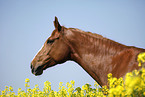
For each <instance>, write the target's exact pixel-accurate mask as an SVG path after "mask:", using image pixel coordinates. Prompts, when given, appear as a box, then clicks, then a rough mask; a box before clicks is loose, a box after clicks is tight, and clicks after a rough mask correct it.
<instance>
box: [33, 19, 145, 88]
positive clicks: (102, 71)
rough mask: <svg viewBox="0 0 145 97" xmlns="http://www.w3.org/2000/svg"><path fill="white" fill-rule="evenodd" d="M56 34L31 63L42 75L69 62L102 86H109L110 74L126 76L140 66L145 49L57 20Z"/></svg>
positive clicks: (55, 24)
mask: <svg viewBox="0 0 145 97" xmlns="http://www.w3.org/2000/svg"><path fill="white" fill-rule="evenodd" d="M54 27H55V29H54V31H53V32H52V34H51V36H50V37H49V38H48V39H47V40H46V41H45V43H44V45H43V46H42V48H41V50H40V51H39V52H38V53H37V55H36V56H35V57H34V59H33V60H32V62H31V71H32V73H33V74H34V75H36V76H38V75H41V74H42V73H43V70H45V69H47V68H49V67H52V66H55V65H57V64H62V63H64V62H66V61H68V60H71V61H75V62H76V63H78V64H79V65H80V66H81V67H82V68H83V69H84V70H85V71H86V72H87V73H88V74H89V75H90V76H91V77H92V78H93V79H94V80H95V81H96V82H98V84H99V85H100V86H104V85H107V74H108V73H112V75H113V77H116V78H119V77H124V76H125V74H126V73H127V72H131V71H132V70H135V69H137V70H138V69H140V67H138V62H137V56H138V54H139V53H141V52H145V49H143V48H137V47H134V46H126V45H123V44H121V43H118V42H115V41H113V40H111V39H108V38H105V37H103V36H102V35H99V34H94V33H91V32H85V31H82V30H80V29H77V28H66V27H64V26H61V25H60V23H59V22H58V18H57V17H55V20H54Z"/></svg>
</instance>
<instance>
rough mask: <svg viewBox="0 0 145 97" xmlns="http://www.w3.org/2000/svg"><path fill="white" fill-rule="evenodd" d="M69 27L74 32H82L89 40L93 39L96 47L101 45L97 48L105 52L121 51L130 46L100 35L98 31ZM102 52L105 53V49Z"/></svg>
mask: <svg viewBox="0 0 145 97" xmlns="http://www.w3.org/2000/svg"><path fill="white" fill-rule="evenodd" d="M69 29H70V30H72V31H73V32H79V33H81V34H82V35H83V36H84V37H86V38H88V40H93V42H94V49H96V45H98V44H99V46H97V47H99V48H97V49H101V50H104V53H105V54H106V53H114V54H115V53H117V52H118V51H121V50H123V49H125V48H129V46H125V45H123V44H121V43H118V42H115V41H113V40H111V39H108V38H106V37H103V36H102V35H99V34H96V33H92V32H85V31H83V30H80V29H77V28H69ZM84 42H85V41H84ZM100 53H103V51H102V52H100ZM102 55H103V54H102Z"/></svg>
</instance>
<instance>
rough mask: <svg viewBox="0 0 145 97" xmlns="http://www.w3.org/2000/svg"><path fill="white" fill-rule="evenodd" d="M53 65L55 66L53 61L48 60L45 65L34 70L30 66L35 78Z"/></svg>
mask: <svg viewBox="0 0 145 97" xmlns="http://www.w3.org/2000/svg"><path fill="white" fill-rule="evenodd" d="M55 64H56V62H55V61H52V60H49V61H48V62H46V63H45V64H43V65H41V66H38V67H37V68H36V69H34V67H33V66H32V65H31V70H32V73H33V74H34V75H35V76H38V75H41V74H42V73H43V70H45V69H47V68H48V67H52V66H54V65H55Z"/></svg>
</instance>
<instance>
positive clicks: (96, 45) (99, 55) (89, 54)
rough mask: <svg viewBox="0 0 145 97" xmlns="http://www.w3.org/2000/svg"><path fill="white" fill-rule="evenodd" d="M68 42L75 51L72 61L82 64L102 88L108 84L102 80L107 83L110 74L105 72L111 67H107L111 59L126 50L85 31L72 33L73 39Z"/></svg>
mask: <svg viewBox="0 0 145 97" xmlns="http://www.w3.org/2000/svg"><path fill="white" fill-rule="evenodd" d="M67 40H68V41H69V45H70V46H71V48H72V49H73V54H72V60H74V61H76V62H77V63H78V64H80V66H81V67H82V68H84V69H85V71H87V72H88V73H89V74H90V75H91V76H92V77H93V78H94V79H95V80H96V81H97V82H98V83H99V84H100V85H101V86H102V85H104V84H106V82H103V81H102V80H104V81H105V79H106V78H107V77H106V76H107V74H108V73H109V72H106V71H105V70H108V69H109V68H110V67H108V66H105V65H106V64H108V63H110V61H111V60H110V57H111V56H113V55H115V54H117V53H119V52H121V51H122V50H123V49H124V48H126V46H124V45H121V44H119V43H116V42H114V41H112V40H109V39H106V38H104V37H102V36H101V35H94V34H92V33H87V32H83V31H72V32H71V38H70V37H68V39H67ZM105 73H106V74H105ZM106 81H107V79H106Z"/></svg>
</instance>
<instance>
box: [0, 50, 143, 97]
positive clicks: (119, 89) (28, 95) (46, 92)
mask: <svg viewBox="0 0 145 97" xmlns="http://www.w3.org/2000/svg"><path fill="white" fill-rule="evenodd" d="M138 62H139V66H142V69H141V70H134V71H132V72H130V73H127V74H126V76H125V79H124V80H123V78H119V79H117V78H115V77H112V74H111V73H109V74H108V87H107V86H103V87H102V88H100V87H99V85H98V83H97V82H95V83H94V86H95V88H94V89H93V88H91V85H90V84H85V85H83V86H82V87H81V88H80V87H77V88H75V87H74V84H75V81H73V80H72V81H71V82H67V83H66V85H65V86H64V85H63V82H60V83H59V90H58V91H53V90H52V89H51V83H50V82H49V81H46V82H44V87H43V91H41V90H40V89H39V86H38V85H35V87H34V88H33V89H30V88H29V87H30V85H29V83H30V80H29V79H28V78H26V79H25V82H26V83H25V88H26V90H25V91H23V90H22V89H21V88H19V89H18V93H17V94H16V93H14V92H13V87H12V86H10V87H8V86H6V87H5V90H3V91H0V97H145V68H144V63H145V53H141V54H139V55H138Z"/></svg>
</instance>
